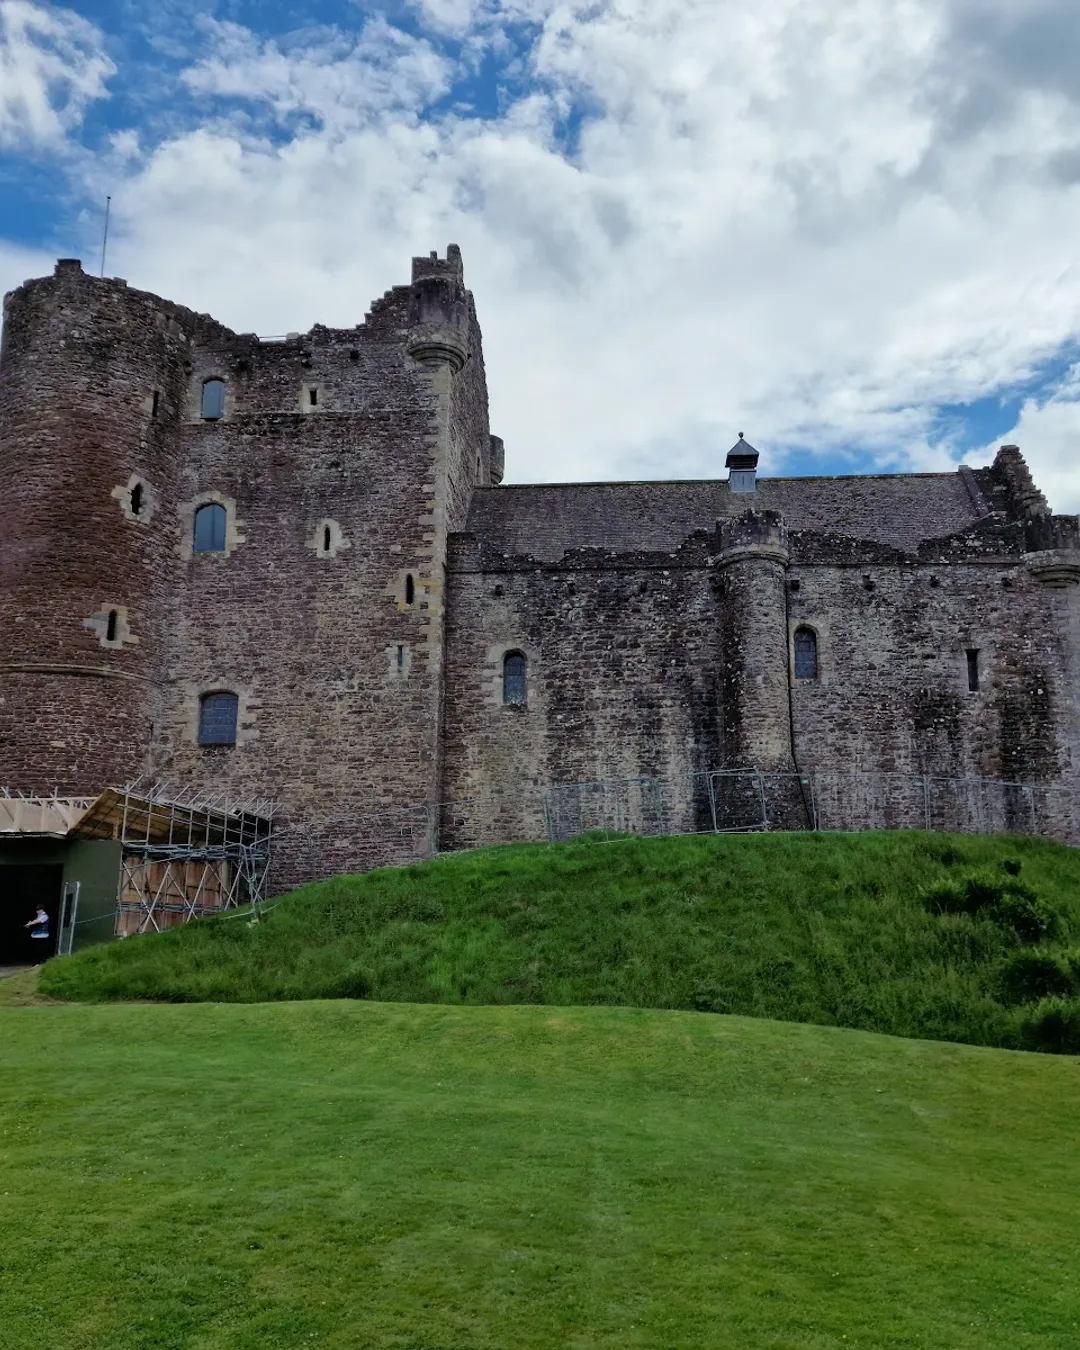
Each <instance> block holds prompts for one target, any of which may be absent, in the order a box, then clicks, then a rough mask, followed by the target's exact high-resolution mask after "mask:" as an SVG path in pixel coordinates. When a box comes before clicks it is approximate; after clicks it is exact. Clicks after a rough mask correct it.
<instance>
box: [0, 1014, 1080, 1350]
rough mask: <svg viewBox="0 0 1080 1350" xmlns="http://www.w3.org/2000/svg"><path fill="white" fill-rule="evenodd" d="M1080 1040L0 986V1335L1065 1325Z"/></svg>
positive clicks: (1015, 1346)
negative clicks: (1013, 1040)
mask: <svg viewBox="0 0 1080 1350" xmlns="http://www.w3.org/2000/svg"><path fill="white" fill-rule="evenodd" d="M1078 1089H1080V1064H1078V1063H1077V1061H1075V1060H1072V1059H1066V1058H1061V1057H1051V1056H1036V1055H1019V1054H1015V1053H1010V1052H1007V1051H995V1050H984V1049H975V1048H971V1047H966V1046H956V1045H945V1044H940V1043H938V1044H935V1043H931V1042H918V1041H904V1040H900V1039H896V1038H890V1037H878V1036H873V1035H868V1034H865V1033H859V1032H848V1031H841V1030H836V1029H830V1028H820V1027H808V1026H793V1025H790V1024H786V1025H785V1024H778V1023H772V1022H767V1021H753V1020H744V1019H740V1018H727V1017H713V1016H701V1015H695V1014H687V1013H657V1012H644V1011H636V1010H628V1009H605V1008H586V1009H574V1010H565V1009H564V1010H554V1009H545V1008H483V1009H481V1008H461V1007H459V1008H449V1007H431V1006H427V1007H418V1006H409V1005H403V1004H396V1005H393V1004H391V1005H386V1004H381V1005H380V1004H368V1003H348V1002H337V1003H325V1002H324V1003H320V1002H308V1003H293V1004H284V1005H280V1004H279V1005H261V1006H248V1007H236V1006H233V1007H223V1006H220V1005H218V1006H209V1005H203V1006H194V1007H168V1006H151V1005H142V1006H139V1005H127V1006H121V1007H115V1006H114V1007H39V1008H8V1009H5V1010H3V1011H0V1131H2V1138H3V1148H2V1149H0V1252H2V1258H0V1307H3V1310H4V1312H3V1317H2V1318H0V1348H2V1350H27V1348H28V1347H30V1346H35V1347H36V1346H48V1347H49V1350H148V1347H153V1348H154V1350H196V1347H197V1350H277V1348H279V1347H280V1350H286V1348H288V1350H297V1347H305V1346H309V1345H310V1346H319V1347H323V1348H324V1350H506V1347H507V1346H511V1345H512V1346H514V1347H516V1350H550V1348H551V1347H557V1346H567V1347H572V1348H573V1350H635V1348H638V1347H640V1350H658V1348H659V1347H663V1350H713V1348H714V1347H715V1348H716V1350H720V1348H721V1347H723V1348H724V1350H727V1348H728V1347H730V1348H731V1350H736V1347H737V1350H745V1347H748V1346H753V1347H754V1348H755V1350H824V1347H829V1350H835V1347H839V1346H844V1347H863V1348H864V1350H885V1347H909V1348H910V1347H925V1350H943V1347H949V1350H1034V1348H1035V1347H1039V1348H1040V1350H1051V1348H1057V1347H1060V1348H1061V1350H1066V1347H1068V1348H1069V1350H1071V1348H1072V1347H1073V1346H1075V1345H1076V1344H1077V1343H1078V1341H1080V1281H1078V1276H1077V1271H1076V1262H1075V1255H1076V1251H1077V1250H1078V1247H1080V1154H1078V1152H1077V1150H1076V1148H1075V1130H1076V1104H1077V1092H1078Z"/></svg>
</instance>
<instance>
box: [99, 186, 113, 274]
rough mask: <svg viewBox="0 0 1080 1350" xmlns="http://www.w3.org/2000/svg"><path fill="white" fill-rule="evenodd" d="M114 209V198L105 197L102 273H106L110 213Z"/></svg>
mask: <svg viewBox="0 0 1080 1350" xmlns="http://www.w3.org/2000/svg"><path fill="white" fill-rule="evenodd" d="M111 211H112V198H111V197H106V198H105V232H104V234H103V235H102V236H101V275H102V276H104V275H105V250H106V248H107V247H108V244H109V213H110V212H111Z"/></svg>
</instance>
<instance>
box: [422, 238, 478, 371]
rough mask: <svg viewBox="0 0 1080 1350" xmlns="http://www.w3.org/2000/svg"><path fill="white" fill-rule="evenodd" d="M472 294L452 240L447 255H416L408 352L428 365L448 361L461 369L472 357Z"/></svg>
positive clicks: (452, 368) (446, 362)
mask: <svg viewBox="0 0 1080 1350" xmlns="http://www.w3.org/2000/svg"><path fill="white" fill-rule="evenodd" d="M469 317H470V316H469V295H468V292H467V291H466V290H465V282H464V273H463V268H462V264H461V250H460V249H459V248H458V246H457V244H451V245H450V246H449V247H448V248H447V250H446V257H445V258H440V257H439V255H438V254H437V253H432V254H430V255H429V256H428V257H426V258H414V259H413V265H412V295H411V302H410V306H409V329H410V333H409V355H410V356H411V357H412V358H413V359H414V360H415V361H419V362H420V363H421V365H425V366H439V365H444V364H445V365H447V366H449V367H450V369H451V371H453V372H455V373H456V372H457V371H459V370H460V369H461V368H462V366H463V365H464V364H465V362H466V361H467V360H468V358H469Z"/></svg>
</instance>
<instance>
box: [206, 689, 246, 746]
mask: <svg viewBox="0 0 1080 1350" xmlns="http://www.w3.org/2000/svg"><path fill="white" fill-rule="evenodd" d="M239 705H240V700H239V699H238V698H237V696H236V695H235V694H230V693H225V692H222V693H218V694H204V695H203V697H202V699H201V700H200V702H199V744H200V745H235V744H236V718H237V713H238V712H239Z"/></svg>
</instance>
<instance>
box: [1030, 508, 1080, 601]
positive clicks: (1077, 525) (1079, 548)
mask: <svg viewBox="0 0 1080 1350" xmlns="http://www.w3.org/2000/svg"><path fill="white" fill-rule="evenodd" d="M1024 563H1025V564H1026V566H1027V568H1028V571H1029V572H1030V573H1031V575H1032V576H1033V577H1034V578H1035V580H1036V581H1039V582H1042V584H1043V585H1044V586H1053V587H1063V586H1080V517H1078V516H1050V515H1036V516H1033V517H1032V518H1031V519H1029V520H1028V521H1027V522H1026V524H1025V526H1024Z"/></svg>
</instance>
